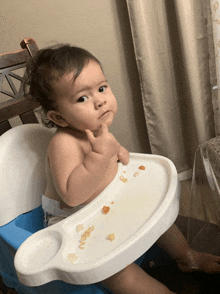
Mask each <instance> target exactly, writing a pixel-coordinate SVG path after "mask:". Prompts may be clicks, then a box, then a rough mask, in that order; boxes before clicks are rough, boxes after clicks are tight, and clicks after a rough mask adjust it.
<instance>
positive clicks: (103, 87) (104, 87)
mask: <svg viewBox="0 0 220 294" xmlns="http://www.w3.org/2000/svg"><path fill="white" fill-rule="evenodd" d="M106 88H107V86H102V87H100V88H99V92H100V93H102V92H105V90H106Z"/></svg>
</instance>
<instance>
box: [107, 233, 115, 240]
mask: <svg viewBox="0 0 220 294" xmlns="http://www.w3.org/2000/svg"><path fill="white" fill-rule="evenodd" d="M107 239H108V240H110V241H111V242H112V241H113V240H115V234H109V235H108V237H107Z"/></svg>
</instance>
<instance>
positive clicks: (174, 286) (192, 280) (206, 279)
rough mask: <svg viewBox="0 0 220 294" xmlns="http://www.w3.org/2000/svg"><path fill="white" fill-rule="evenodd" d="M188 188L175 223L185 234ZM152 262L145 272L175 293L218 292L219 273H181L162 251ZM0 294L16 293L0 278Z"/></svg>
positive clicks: (185, 183)
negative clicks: (152, 264)
mask: <svg viewBox="0 0 220 294" xmlns="http://www.w3.org/2000/svg"><path fill="white" fill-rule="evenodd" d="M190 190H191V181H182V182H181V197H180V212H179V216H178V218H177V220H176V224H177V226H178V227H179V228H180V230H181V231H182V233H183V234H184V235H185V236H186V232H187V217H188V216H189V207H190ZM154 263H155V264H156V266H154V267H151V266H150V265H149V263H146V265H145V270H146V272H147V273H148V274H150V275H151V276H152V277H154V278H155V279H157V280H159V281H160V282H162V283H163V284H165V285H166V286H167V287H168V288H169V289H171V290H172V291H174V292H176V293H177V294H218V293H220V274H217V275H209V274H204V273H198V272H197V273H196V272H195V273H183V272H181V271H180V270H179V269H178V267H177V266H176V263H175V261H173V260H171V259H170V258H169V257H167V256H166V255H165V254H164V253H161V254H159V255H158V256H157V258H156V259H155V261H154ZM0 294H16V291H15V290H13V289H10V288H8V287H6V286H5V285H4V284H3V283H2V280H1V278H0ZM152 294H153V293H152Z"/></svg>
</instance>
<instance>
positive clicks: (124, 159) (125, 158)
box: [118, 146, 129, 165]
mask: <svg viewBox="0 0 220 294" xmlns="http://www.w3.org/2000/svg"><path fill="white" fill-rule="evenodd" d="M118 160H119V161H120V162H121V163H122V164H124V165H127V164H128V163H129V152H128V150H127V149H125V148H124V147H123V146H120V149H119V152H118Z"/></svg>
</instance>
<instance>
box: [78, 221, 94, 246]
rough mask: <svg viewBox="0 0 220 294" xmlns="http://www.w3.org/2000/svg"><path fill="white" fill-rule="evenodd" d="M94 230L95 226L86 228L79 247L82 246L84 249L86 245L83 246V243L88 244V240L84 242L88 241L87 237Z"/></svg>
mask: <svg viewBox="0 0 220 294" xmlns="http://www.w3.org/2000/svg"><path fill="white" fill-rule="evenodd" d="M93 230H94V226H92V227H89V228H88V230H86V231H85V232H84V233H83V234H82V237H81V240H80V245H79V248H80V249H84V247H83V246H82V245H85V244H86V242H84V241H86V239H87V238H88V237H90V235H91V232H92V231H93Z"/></svg>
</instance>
